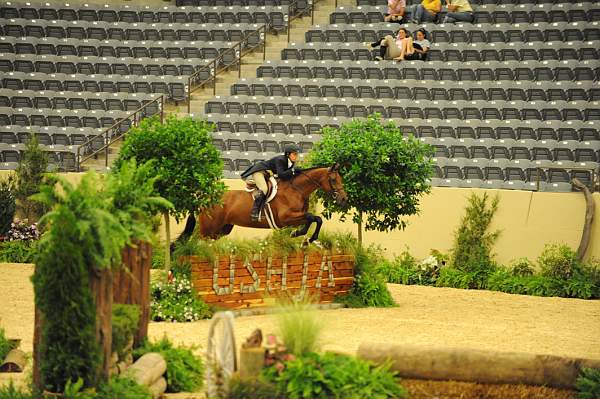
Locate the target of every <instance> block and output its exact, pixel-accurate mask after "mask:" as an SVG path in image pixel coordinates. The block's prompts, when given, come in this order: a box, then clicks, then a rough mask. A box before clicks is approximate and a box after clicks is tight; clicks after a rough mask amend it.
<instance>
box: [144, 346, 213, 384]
mask: <svg viewBox="0 0 600 399" xmlns="http://www.w3.org/2000/svg"><path fill="white" fill-rule="evenodd" d="M194 349H196V348H193V347H191V348H188V347H184V346H180V347H176V346H173V344H172V343H171V342H170V341H169V340H168V339H167V337H163V338H162V339H161V340H160V341H157V342H146V343H144V345H143V346H142V347H140V348H137V349H135V350H134V353H133V356H134V358H139V357H140V356H142V355H144V354H145V353H149V352H157V353H160V354H161V355H162V356H163V357H164V358H165V360H166V361H167V392H184V391H185V392H196V391H198V390H199V389H200V388H202V385H203V384H204V365H203V364H202V358H201V357H199V356H196V355H194V352H193V350H194Z"/></svg>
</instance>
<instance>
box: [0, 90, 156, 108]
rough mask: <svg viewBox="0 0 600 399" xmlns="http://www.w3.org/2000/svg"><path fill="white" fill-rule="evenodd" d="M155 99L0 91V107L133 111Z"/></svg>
mask: <svg viewBox="0 0 600 399" xmlns="http://www.w3.org/2000/svg"><path fill="white" fill-rule="evenodd" d="M156 98H158V95H156V94H145V93H92V92H85V91H83V92H70V91H67V92H55V91H40V92H38V91H32V90H10V89H0V107H12V108H49V109H87V110H100V111H135V110H137V109H139V108H141V107H142V105H144V104H145V103H148V102H150V101H152V100H155V99H156Z"/></svg>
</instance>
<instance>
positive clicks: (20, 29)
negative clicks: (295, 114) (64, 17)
mask: <svg viewBox="0 0 600 399" xmlns="http://www.w3.org/2000/svg"><path fill="white" fill-rule="evenodd" d="M262 26H264V25H262V24H158V23H156V24H144V23H133V24H120V23H108V22H87V21H73V22H65V21H43V20H25V19H10V20H6V21H5V22H3V24H2V25H0V35H1V36H15V37H23V36H31V37H37V38H43V37H54V38H59V39H64V38H71V39H79V40H84V39H96V40H106V39H112V40H137V41H144V40H150V41H160V40H164V41H210V40H213V41H224V42H227V41H239V40H241V38H242V37H244V35H248V34H250V33H252V32H254V31H256V30H258V29H260V28H261V27H262ZM236 39H237V40H236ZM251 41H252V42H253V43H256V42H260V41H261V39H259V36H258V34H257V35H256V37H254V38H252V39H251Z"/></svg>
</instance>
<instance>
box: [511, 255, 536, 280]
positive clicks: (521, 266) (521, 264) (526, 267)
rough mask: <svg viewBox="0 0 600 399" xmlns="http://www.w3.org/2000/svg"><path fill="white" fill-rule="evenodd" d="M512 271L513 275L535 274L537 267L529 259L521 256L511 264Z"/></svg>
mask: <svg viewBox="0 0 600 399" xmlns="http://www.w3.org/2000/svg"><path fill="white" fill-rule="evenodd" d="M510 271H511V273H512V275H513V276H521V277H526V276H533V274H534V273H535V267H534V265H533V263H532V262H531V261H530V260H529V259H527V258H520V259H517V260H514V261H513V262H512V263H511V264H510Z"/></svg>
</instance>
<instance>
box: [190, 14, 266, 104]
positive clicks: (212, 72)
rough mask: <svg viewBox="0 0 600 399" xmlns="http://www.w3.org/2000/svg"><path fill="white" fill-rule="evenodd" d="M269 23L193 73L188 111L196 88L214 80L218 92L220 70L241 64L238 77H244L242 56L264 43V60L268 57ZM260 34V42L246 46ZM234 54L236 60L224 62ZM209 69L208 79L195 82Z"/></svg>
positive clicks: (214, 89) (215, 90)
mask: <svg viewBox="0 0 600 399" xmlns="http://www.w3.org/2000/svg"><path fill="white" fill-rule="evenodd" d="M267 29H268V25H266V24H265V25H262V26H261V27H260V28H258V29H256V30H255V31H253V32H250V33H248V34H247V35H246V36H244V37H243V38H242V40H240V41H238V42H237V43H235V44H234V45H232V46H231V47H230V48H228V49H225V50H224V51H223V52H222V53H221V54H219V55H218V56H217V57H216V58H215V59H214V60H211V61H209V62H208V63H207V64H205V65H203V66H201V67H199V69H198V70H197V71H196V72H194V73H193V74H191V75H190V76H189V77H188V84H187V113H188V114H189V113H191V100H192V92H194V91H195V90H197V89H199V88H201V87H204V86H205V85H206V84H208V83H210V82H213V95H214V94H216V92H217V75H218V74H219V72H221V71H224V70H227V69H229V67H231V66H233V65H237V64H239V68H238V77H239V78H241V77H242V57H243V56H244V55H246V54H248V53H249V52H251V51H253V50H254V49H255V48H257V47H259V46H261V45H262V47H263V61H264V60H265V59H266V58H267V32H268V30H267ZM256 35H258V37H259V40H260V42H259V43H258V44H257V45H255V46H251V47H245V46H244V45H247V44H248V41H249V39H250V38H251V37H252V36H256ZM229 54H233V55H234V60H233V61H231V62H229V63H223V59H224V58H225V56H227V55H229ZM207 70H208V74H209V77H208V78H207V79H204V80H201V81H200V82H198V83H197V84H195V83H196V82H197V81H198V80H199V78H200V75H201V74H203V73H206V71H207Z"/></svg>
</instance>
